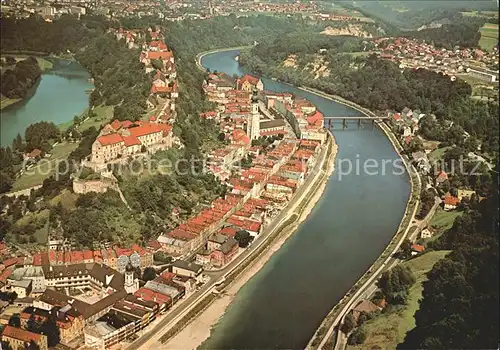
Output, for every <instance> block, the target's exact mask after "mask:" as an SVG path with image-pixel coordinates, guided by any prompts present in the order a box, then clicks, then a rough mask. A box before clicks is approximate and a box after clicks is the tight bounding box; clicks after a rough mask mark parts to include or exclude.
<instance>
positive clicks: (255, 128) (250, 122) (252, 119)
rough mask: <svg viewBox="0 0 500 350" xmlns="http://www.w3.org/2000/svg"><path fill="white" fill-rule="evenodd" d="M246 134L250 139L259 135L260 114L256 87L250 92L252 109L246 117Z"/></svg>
mask: <svg viewBox="0 0 500 350" xmlns="http://www.w3.org/2000/svg"><path fill="white" fill-rule="evenodd" d="M247 135H248V137H249V138H250V140H256V139H258V138H259V137H260V114H259V99H258V97H257V89H253V92H252V110H251V112H250V114H249V115H248V119H247Z"/></svg>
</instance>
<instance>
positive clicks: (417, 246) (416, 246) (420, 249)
mask: <svg viewBox="0 0 500 350" xmlns="http://www.w3.org/2000/svg"><path fill="white" fill-rule="evenodd" d="M410 248H411V250H414V251H416V252H423V251H424V250H425V247H424V246H423V245H420V244H412V245H411V247H410Z"/></svg>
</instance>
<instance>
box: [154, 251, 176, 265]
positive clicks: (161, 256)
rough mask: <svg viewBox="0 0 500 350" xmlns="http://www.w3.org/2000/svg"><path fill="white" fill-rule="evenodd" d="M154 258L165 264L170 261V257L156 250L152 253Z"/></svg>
mask: <svg viewBox="0 0 500 350" xmlns="http://www.w3.org/2000/svg"><path fill="white" fill-rule="evenodd" d="M154 260H155V261H159V262H162V263H165V264H170V263H171V262H172V257H171V256H170V255H168V254H167V253H165V252H156V253H155V254H154Z"/></svg>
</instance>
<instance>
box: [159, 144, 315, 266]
mask: <svg viewBox="0 0 500 350" xmlns="http://www.w3.org/2000/svg"><path fill="white" fill-rule="evenodd" d="M319 150H320V143H319V142H318V141H308V140H302V141H299V140H290V139H289V140H277V141H275V145H274V147H271V149H270V150H269V151H263V150H262V149H261V148H260V147H250V148H247V152H251V154H254V155H256V156H254V159H253V162H252V166H251V167H249V168H239V169H233V175H231V176H230V177H229V178H228V179H227V180H226V184H227V185H228V188H229V193H228V194H226V196H225V197H224V198H218V199H216V200H215V201H214V202H213V203H212V204H211V205H210V206H209V207H208V208H205V209H203V210H202V211H201V212H200V213H199V214H198V215H196V216H194V217H192V218H191V219H189V220H187V221H186V222H184V223H182V224H181V225H179V226H178V227H177V228H176V229H174V230H172V231H170V232H167V233H164V234H162V235H160V236H159V237H158V239H157V241H155V242H151V243H150V244H151V245H152V246H158V247H161V249H162V250H164V251H166V252H168V253H169V254H172V255H174V256H181V257H182V256H184V257H185V256H189V255H192V254H193V253H194V252H196V251H197V254H196V262H197V263H199V264H201V265H204V266H206V267H210V268H216V267H222V266H224V265H226V264H227V263H229V262H230V261H231V260H232V259H233V258H234V257H235V256H236V255H237V254H238V251H239V248H238V242H237V241H236V240H235V235H236V233H237V232H238V231H246V232H248V233H249V235H250V236H252V237H256V236H258V235H259V234H260V233H261V232H262V229H263V228H264V227H265V225H267V224H268V223H269V222H270V221H271V220H272V218H273V217H274V216H276V215H277V214H278V213H279V212H280V211H281V210H282V209H283V208H284V207H285V206H286V203H287V202H288V201H289V200H290V199H291V196H292V195H293V193H295V192H296V190H297V189H298V188H299V187H300V186H301V185H302V183H303V182H304V179H305V178H306V176H307V174H308V172H309V170H310V169H311V168H312V166H313V165H314V162H315V157H316V156H317V154H318V152H319Z"/></svg>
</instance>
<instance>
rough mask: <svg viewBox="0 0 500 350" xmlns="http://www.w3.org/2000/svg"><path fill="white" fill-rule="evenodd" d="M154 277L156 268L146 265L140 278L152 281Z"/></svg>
mask: <svg viewBox="0 0 500 350" xmlns="http://www.w3.org/2000/svg"><path fill="white" fill-rule="evenodd" d="M155 278H156V270H155V269H154V268H152V267H146V268H145V269H144V272H143V273H142V280H143V281H144V282H147V281H152V280H154V279H155Z"/></svg>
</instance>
